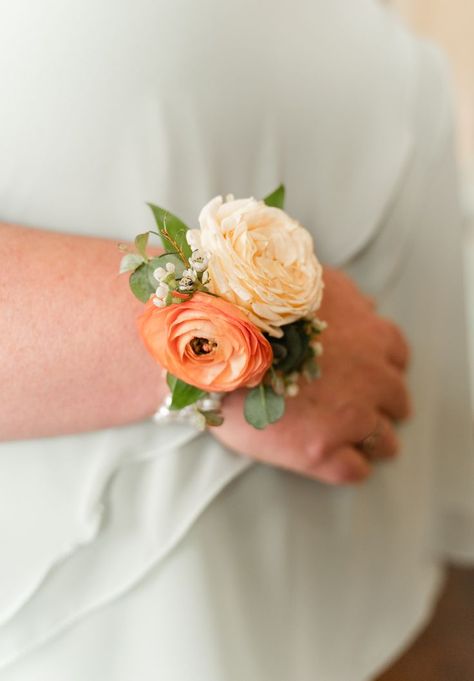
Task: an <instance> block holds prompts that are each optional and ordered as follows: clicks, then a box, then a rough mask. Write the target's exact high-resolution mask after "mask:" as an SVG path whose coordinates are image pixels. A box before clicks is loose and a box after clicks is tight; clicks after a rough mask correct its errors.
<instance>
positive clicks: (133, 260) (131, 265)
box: [119, 253, 143, 274]
mask: <svg viewBox="0 0 474 681" xmlns="http://www.w3.org/2000/svg"><path fill="white" fill-rule="evenodd" d="M142 263H143V256H141V255H139V254H138V253H127V255H124V256H123V258H122V260H121V261H120V270H119V272H120V274H123V273H124V272H130V271H133V270H136V269H137V267H140V265H141V264H142Z"/></svg>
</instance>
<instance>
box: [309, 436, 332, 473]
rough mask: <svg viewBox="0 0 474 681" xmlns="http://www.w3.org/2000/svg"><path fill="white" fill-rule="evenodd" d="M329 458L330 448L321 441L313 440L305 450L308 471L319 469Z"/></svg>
mask: <svg viewBox="0 0 474 681" xmlns="http://www.w3.org/2000/svg"><path fill="white" fill-rule="evenodd" d="M328 456H329V451H328V448H327V447H326V446H325V444H324V442H322V441H321V440H313V441H311V442H309V443H308V445H307V446H306V450H305V464H306V466H305V467H307V468H308V470H312V469H314V468H317V467H318V466H320V465H321V464H322V463H324V462H326V461H327V459H328Z"/></svg>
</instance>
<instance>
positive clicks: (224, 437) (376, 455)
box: [214, 268, 411, 484]
mask: <svg viewBox="0 0 474 681" xmlns="http://www.w3.org/2000/svg"><path fill="white" fill-rule="evenodd" d="M324 279H325V285H326V287H325V294H324V301H323V305H322V306H321V308H320V311H319V312H318V316H319V317H320V318H321V319H324V320H325V321H327V322H328V328H327V329H326V331H325V332H324V334H323V336H322V342H323V346H324V354H323V356H322V357H321V361H320V365H321V369H322V376H321V378H319V379H318V380H315V381H313V382H311V383H306V384H302V387H301V389H300V393H299V394H298V396H297V397H294V398H290V399H288V400H287V407H286V413H285V415H284V417H283V419H282V420H281V421H278V422H277V423H276V424H273V425H272V426H269V427H267V428H266V429H265V430H264V431H255V429H253V428H251V427H250V426H249V425H248V424H247V423H246V422H245V420H244V418H243V416H242V409H243V404H242V403H243V398H244V395H243V393H242V391H240V392H238V393H234V394H231V395H229V396H228V397H227V398H226V400H225V402H224V416H225V422H224V424H223V425H222V426H221V427H219V428H216V429H215V430H214V433H215V437H216V438H217V439H218V440H220V441H221V442H222V443H223V444H225V445H228V446H229V447H232V448H233V449H237V450H238V451H239V452H240V453H241V454H243V455H245V456H249V457H252V458H255V459H258V460H260V461H262V462H265V463H269V464H272V465H275V466H278V467H281V468H285V469H288V470H291V471H293V472H295V473H299V474H300V475H304V476H305V477H310V478H314V479H316V480H321V481H323V482H327V483H331V484H344V483H354V482H360V481H362V480H365V479H366V478H367V477H368V476H369V475H370V473H371V472H372V469H373V464H374V463H375V462H376V461H380V460H383V459H391V458H393V457H395V456H396V455H397V454H398V452H399V442H398V439H397V436H396V432H395V422H396V421H401V420H403V419H406V418H408V417H409V415H410V412H411V406H410V397H409V394H408V390H407V387H406V382H405V372H406V368H407V365H408V360H409V348H408V345H407V342H406V340H405V338H404V337H403V335H402V333H401V331H400V330H399V328H398V327H397V326H396V325H395V324H394V323H393V322H391V321H390V320H388V319H383V318H382V317H380V316H379V315H377V313H376V311H375V309H374V304H373V302H372V301H371V300H370V299H369V298H367V297H366V296H364V295H363V294H362V293H361V292H360V291H359V290H358V288H357V287H356V285H355V284H354V283H353V282H352V281H351V280H350V279H349V278H348V277H346V276H345V275H344V274H343V273H342V272H339V271H337V270H333V269H330V268H325V276H324ZM371 433H373V434H374V437H373V438H372V440H373V442H372V448H371V451H370V455H368V453H364V451H363V447H362V443H363V440H364V439H365V438H366V437H367V436H368V435H370V434H371Z"/></svg>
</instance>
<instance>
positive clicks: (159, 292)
mask: <svg viewBox="0 0 474 681" xmlns="http://www.w3.org/2000/svg"><path fill="white" fill-rule="evenodd" d="M169 292H170V287H169V286H168V284H165V282H164V281H163V282H161V284H160V285H159V286H158V288H157V289H156V292H155V294H156V297H157V298H161V299H163V300H164V299H165V298H166V296H167V295H168V293H169Z"/></svg>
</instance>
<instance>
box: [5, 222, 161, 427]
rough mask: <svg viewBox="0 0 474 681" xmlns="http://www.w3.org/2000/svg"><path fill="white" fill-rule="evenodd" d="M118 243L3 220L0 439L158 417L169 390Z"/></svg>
mask: <svg viewBox="0 0 474 681" xmlns="http://www.w3.org/2000/svg"><path fill="white" fill-rule="evenodd" d="M119 261H120V254H119V252H118V250H117V242H115V241H113V240H107V239H96V238H87V237H78V236H70V235H65V234H58V233H53V232H46V231H42V230H33V229H28V228H22V227H17V226H12V225H6V224H2V223H0V262H1V268H0V385H1V386H2V389H1V392H0V440H11V439H21V438H31V437H42V436H47V435H59V434H64V433H71V432H79V431H85V430H93V429H96V428H103V427H107V426H112V425H120V424H125V423H128V422H132V421H136V420H140V419H142V418H145V417H147V416H149V415H150V414H151V413H152V412H153V411H154V409H155V408H156V406H157V404H158V402H159V401H160V399H161V397H162V395H163V394H164V392H165V385H164V381H163V378H162V372H161V369H160V368H159V367H158V366H157V365H156V364H155V362H154V361H153V360H152V359H151V358H150V357H149V355H148V354H147V352H146V351H145V350H144V348H143V346H142V344H141V342H140V339H139V337H138V335H137V329H136V323H135V320H136V317H137V315H138V314H139V313H140V311H141V309H142V308H143V306H142V305H141V303H139V302H138V301H136V300H135V299H134V297H133V296H132V295H131V294H130V291H129V289H128V282H127V277H126V276H125V275H122V276H119V275H118V274H117V272H118V265H119Z"/></svg>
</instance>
